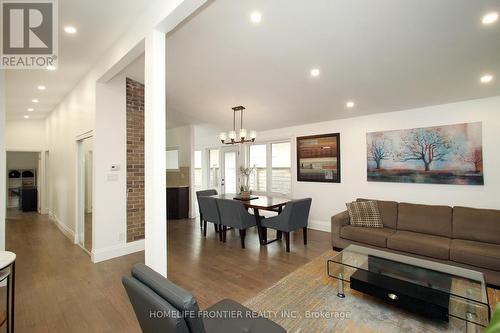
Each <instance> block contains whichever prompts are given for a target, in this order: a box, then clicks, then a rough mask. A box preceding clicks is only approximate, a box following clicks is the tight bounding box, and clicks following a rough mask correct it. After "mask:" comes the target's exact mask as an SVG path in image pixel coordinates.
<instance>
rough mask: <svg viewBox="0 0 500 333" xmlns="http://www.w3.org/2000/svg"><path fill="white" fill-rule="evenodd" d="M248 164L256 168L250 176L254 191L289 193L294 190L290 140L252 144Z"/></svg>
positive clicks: (251, 186) (269, 193)
mask: <svg viewBox="0 0 500 333" xmlns="http://www.w3.org/2000/svg"><path fill="white" fill-rule="evenodd" d="M248 166H249V167H254V166H255V168H256V170H255V172H254V173H253V174H252V175H251V176H250V182H249V183H250V188H251V189H252V191H254V192H260V193H265V194H268V195H271V194H283V195H289V194H291V192H292V158H291V144H290V142H274V143H267V144H258V145H251V146H250V148H249V149H248Z"/></svg>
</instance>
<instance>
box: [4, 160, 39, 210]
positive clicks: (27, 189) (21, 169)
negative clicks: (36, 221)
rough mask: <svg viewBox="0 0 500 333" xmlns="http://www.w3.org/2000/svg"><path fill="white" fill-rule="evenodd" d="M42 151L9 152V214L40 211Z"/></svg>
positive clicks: (7, 204)
mask: <svg viewBox="0 0 500 333" xmlns="http://www.w3.org/2000/svg"><path fill="white" fill-rule="evenodd" d="M40 170H41V168H40V152H25V151H8V152H7V182H6V183H7V202H6V206H7V215H8V216H10V217H12V216H15V215H17V214H20V213H21V212H38V209H39V207H40V192H39V191H40V180H39V178H40V177H39V176H40Z"/></svg>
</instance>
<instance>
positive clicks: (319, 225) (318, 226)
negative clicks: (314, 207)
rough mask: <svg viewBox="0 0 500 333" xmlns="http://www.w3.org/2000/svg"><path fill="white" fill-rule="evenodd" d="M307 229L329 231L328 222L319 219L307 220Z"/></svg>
mask: <svg viewBox="0 0 500 333" xmlns="http://www.w3.org/2000/svg"><path fill="white" fill-rule="evenodd" d="M307 227H308V228H309V229H313V230H319V231H326V232H331V226H330V222H328V221H320V220H309V224H308V225H307Z"/></svg>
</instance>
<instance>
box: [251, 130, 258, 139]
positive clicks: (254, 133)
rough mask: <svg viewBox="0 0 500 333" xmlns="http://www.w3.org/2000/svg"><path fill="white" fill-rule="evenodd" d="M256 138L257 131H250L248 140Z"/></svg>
mask: <svg viewBox="0 0 500 333" xmlns="http://www.w3.org/2000/svg"><path fill="white" fill-rule="evenodd" d="M256 138H257V131H255V130H252V131H250V139H252V140H255V139H256Z"/></svg>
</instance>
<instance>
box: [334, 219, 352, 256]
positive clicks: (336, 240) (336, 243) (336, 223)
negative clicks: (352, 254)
mask: <svg viewBox="0 0 500 333" xmlns="http://www.w3.org/2000/svg"><path fill="white" fill-rule="evenodd" d="M348 224H349V213H347V211H343V212H341V213H338V214H337V215H334V216H332V247H333V248H340V230H341V229H342V227H343V226H346V225H348Z"/></svg>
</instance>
